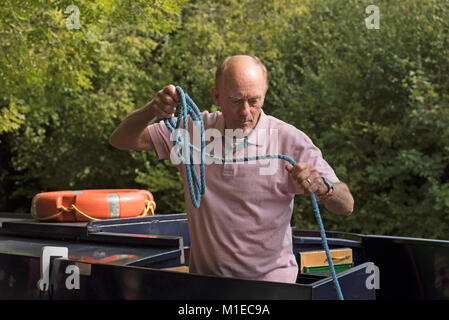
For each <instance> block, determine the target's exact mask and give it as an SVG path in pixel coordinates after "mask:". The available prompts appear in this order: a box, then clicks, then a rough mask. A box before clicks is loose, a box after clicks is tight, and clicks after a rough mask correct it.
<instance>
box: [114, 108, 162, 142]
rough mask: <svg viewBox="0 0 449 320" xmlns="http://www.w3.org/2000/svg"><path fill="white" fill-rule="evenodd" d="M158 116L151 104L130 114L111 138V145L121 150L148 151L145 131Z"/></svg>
mask: <svg viewBox="0 0 449 320" xmlns="http://www.w3.org/2000/svg"><path fill="white" fill-rule="evenodd" d="M156 118H157V116H156V113H155V112H154V110H153V108H152V107H151V102H149V103H147V104H146V105H145V106H143V107H141V108H139V109H136V110H134V111H132V112H131V113H129V114H128V115H127V116H126V117H125V119H123V121H122V122H121V123H120V125H119V126H118V127H117V128H116V129H115V130H114V132H113V133H112V134H111V136H110V138H109V143H110V144H111V145H112V146H114V147H115V148H117V149H121V150H145V149H148V147H149V145H148V141H145V138H144V131H145V130H146V127H147V126H148V125H150V124H152V123H153V122H154V121H155V120H156Z"/></svg>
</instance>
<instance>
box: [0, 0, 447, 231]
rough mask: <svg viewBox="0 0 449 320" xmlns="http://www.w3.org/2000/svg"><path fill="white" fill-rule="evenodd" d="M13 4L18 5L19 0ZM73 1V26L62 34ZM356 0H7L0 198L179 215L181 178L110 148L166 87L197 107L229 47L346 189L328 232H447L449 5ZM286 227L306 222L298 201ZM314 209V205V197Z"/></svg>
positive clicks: (310, 222) (144, 157)
mask: <svg viewBox="0 0 449 320" xmlns="http://www.w3.org/2000/svg"><path fill="white" fill-rule="evenodd" d="M19 3H20V5H19ZM70 4H75V5H77V6H78V7H79V9H80V23H81V28H80V29H79V30H78V29H72V30H69V29H67V28H66V19H67V17H68V14H66V13H65V12H64V10H65V8H66V7H67V6H69V5H70ZM371 4H373V1H367V0H346V1H341V0H307V1H301V2H298V1H294V0H280V1H275V0H266V1H251V0H240V1H237V0H225V1H191V2H189V1H187V0H186V1H175V0H166V1H156V0H155V1H125V0H109V1H56V0H52V1H42V0H41V1H28V0H27V1H13V0H7V1H5V5H4V6H3V7H2V8H1V9H0V18H1V19H0V33H1V36H2V47H1V50H2V53H0V119H1V122H0V152H1V154H2V157H1V160H0V165H1V167H0V182H1V184H0V195H1V196H0V207H1V208H2V209H1V210H7V211H11V210H16V211H23V210H28V206H29V200H30V199H31V197H32V196H33V195H34V194H35V193H37V192H40V191H45V190H53V189H66V188H69V189H75V188H77V189H86V188H99V187H102V188H103V187H113V188H121V187H126V188H128V187H142V188H148V189H149V190H150V191H152V192H153V193H154V194H155V196H156V202H157V211H158V212H159V213H168V212H181V211H184V210H185V207H184V204H183V199H184V195H183V187H182V184H181V182H180V177H179V173H178V172H177V170H176V168H174V167H173V166H172V165H171V164H170V163H169V162H167V161H162V162H160V161H157V160H156V158H155V156H154V154H153V153H146V152H123V151H118V150H113V149H112V148H111V147H110V146H109V145H108V142H107V140H108V137H109V135H110V133H111V132H112V130H113V129H114V127H115V126H117V125H118V123H119V122H120V121H121V119H122V118H123V117H124V116H125V115H126V114H127V113H128V112H130V111H131V110H133V109H135V108H137V107H140V106H141V105H143V104H145V103H146V102H147V101H148V100H150V99H151V98H152V97H153V96H154V94H155V92H156V91H158V90H159V89H160V88H162V87H164V86H165V85H167V84H169V83H172V84H176V85H180V86H182V87H183V88H184V89H185V90H186V91H187V92H188V93H189V95H190V96H191V97H192V98H193V99H194V100H195V102H196V103H197V104H198V106H200V108H201V109H203V110H205V109H208V110H216V109H217V107H216V106H214V105H213V101H212V98H211V95H210V87H211V86H212V85H213V79H214V73H215V67H216V65H217V64H218V63H219V61H221V60H222V59H223V58H224V57H226V56H228V55H231V54H240V53H246V54H254V55H257V56H259V57H260V58H261V59H262V61H263V62H264V63H265V65H266V66H267V68H268V70H269V82H270V88H269V91H268V94H267V97H266V102H265V106H264V110H265V112H266V113H268V114H271V115H273V116H276V117H278V118H280V119H282V120H284V121H286V122H288V123H291V124H293V125H295V126H296V127H298V128H299V129H301V130H302V131H304V132H306V133H307V134H308V135H309V136H310V137H311V138H312V140H313V141H314V143H315V144H316V145H317V146H318V147H320V148H321V150H322V151H323V154H324V156H325V158H326V160H327V161H328V162H329V163H330V164H331V165H332V167H333V168H334V169H335V171H336V173H337V175H338V176H339V178H340V179H341V180H342V181H344V182H345V183H347V184H348V185H349V187H350V189H351V191H352V193H353V195H354V198H355V204H356V205H355V211H354V213H353V214H352V215H351V216H350V217H339V216H334V215H332V214H330V213H327V212H325V210H323V220H324V223H325V226H326V229H328V230H331V229H334V230H340V231H350V232H360V233H376V234H391V235H404V236H417V237H428V238H445V239H447V234H448V232H449V224H448V219H449V147H448V146H449V37H448V34H449V30H448V29H449V26H448V22H447V21H449V3H448V2H446V1H438V0H426V1H418V0H412V1H406V0H399V1H375V3H374V4H375V5H377V6H378V7H379V9H380V29H378V30H376V29H367V28H366V26H365V18H366V17H367V16H368V14H366V13H365V8H366V7H367V6H368V5H371ZM295 202H296V205H295V209H294V218H293V223H294V224H295V225H296V226H298V227H300V228H310V229H315V228H316V222H315V218H314V215H313V211H312V209H311V205H310V202H309V200H308V199H307V198H306V197H296V200H295ZM322 207H323V206H322Z"/></svg>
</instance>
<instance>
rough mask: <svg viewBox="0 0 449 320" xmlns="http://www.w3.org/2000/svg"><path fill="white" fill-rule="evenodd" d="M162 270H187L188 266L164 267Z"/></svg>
mask: <svg viewBox="0 0 449 320" xmlns="http://www.w3.org/2000/svg"><path fill="white" fill-rule="evenodd" d="M164 270H168V271H177V272H187V273H188V272H189V267H188V266H181V267H174V268H166V269H164Z"/></svg>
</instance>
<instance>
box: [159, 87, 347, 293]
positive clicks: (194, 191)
mask: <svg viewBox="0 0 449 320" xmlns="http://www.w3.org/2000/svg"><path fill="white" fill-rule="evenodd" d="M176 90H177V92H178V94H179V96H180V98H181V106H180V109H179V113H178V119H177V122H176V123H175V121H174V120H173V118H166V119H164V122H165V124H166V126H167V128H168V129H169V130H170V132H171V133H172V134H173V135H174V136H173V147H174V150H175V152H176V154H177V155H178V157H179V159H180V160H181V161H182V163H183V164H184V165H185V167H186V172H187V182H188V185H189V192H190V198H191V200H192V204H193V206H194V207H195V208H199V207H200V202H201V196H202V195H204V194H205V192H206V181H205V157H206V156H207V157H209V158H212V159H215V160H219V161H221V162H223V163H224V162H244V161H252V160H260V159H276V158H277V159H283V160H286V161H288V162H289V163H290V164H292V165H293V166H295V165H296V161H294V160H293V159H292V158H290V157H288V156H286V155H282V154H276V155H271V154H267V155H257V156H252V157H243V158H231V159H227V158H221V157H216V156H214V155H211V154H209V153H206V151H205V150H206V140H205V135H204V123H203V119H202V117H201V112H200V110H199V109H198V107H197V106H196V104H195V102H193V100H192V99H191V98H190V97H189V95H188V94H187V93H185V92H184V91H183V90H182V88H181V87H179V86H177V87H176ZM188 115H189V116H190V117H191V118H192V120H193V123H194V125H198V124H199V125H200V126H201V147H200V149H198V148H197V147H195V146H194V145H192V144H191V143H190V142H189V134H188V121H187V120H188V119H187V116H188ZM181 123H183V124H184V130H179V129H180V125H181ZM181 132H183V133H184V136H182V135H181ZM180 149H182V150H184V153H185V156H183V155H182V154H181V153H180ZM192 151H196V152H199V153H200V155H201V161H200V177H198V174H197V172H196V168H195V164H194V161H193V152H192ZM187 159H188V160H187ZM310 198H311V199H312V205H313V210H314V212H315V217H316V220H317V222H318V226H319V228H320V233H321V242H322V244H323V248H324V251H325V252H326V256H327V261H328V262H329V267H330V270H331V273H332V278H333V281H334V286H335V289H336V291H337V294H338V298H339V299H340V300H343V294H342V292H341V288H340V284H339V282H338V278H337V274H336V273H335V268H334V263H333V261H332V257H331V254H330V251H329V246H328V244H327V238H326V232H325V230H324V226H323V222H322V220H321V215H320V209H319V208H318V203H317V200H316V197H315V195H314V194H312V195H311V196H310Z"/></svg>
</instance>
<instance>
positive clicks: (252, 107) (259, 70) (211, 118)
mask: <svg viewBox="0 0 449 320" xmlns="http://www.w3.org/2000/svg"><path fill="white" fill-rule="evenodd" d="M215 80H216V81H215V82H216V83H215V87H214V88H212V96H213V99H214V102H215V104H216V105H217V106H219V107H220V108H221V112H214V113H209V112H207V111H206V112H203V113H202V116H203V120H204V126H205V129H210V128H214V129H216V130H218V131H219V132H221V133H222V134H225V132H227V131H229V130H236V131H240V132H243V137H245V138H246V142H247V143H246V144H245V145H244V146H243V147H242V148H240V149H241V150H232V151H231V153H232V155H233V157H238V156H239V155H245V154H259V155H261V154H268V153H272V152H271V151H272V149H273V145H276V152H277V153H279V154H284V155H287V156H289V157H290V158H292V159H294V160H295V161H296V163H297V164H296V166H292V165H291V164H290V163H286V162H285V161H283V160H280V159H272V160H269V161H270V162H274V165H275V170H274V172H271V173H269V174H261V169H262V168H263V165H262V164H258V163H256V164H254V163H235V162H226V163H212V164H209V165H206V174H205V176H206V187H207V190H206V193H205V195H204V196H203V198H202V199H201V206H200V207H199V208H195V207H194V206H193V205H192V204H191V202H190V199H189V191H188V189H187V183H186V172H185V168H184V166H182V165H179V166H178V168H179V170H180V172H181V175H182V177H183V180H184V191H185V199H186V207H187V216H188V221H189V231H190V238H191V249H190V250H191V257H190V261H191V262H190V271H191V272H193V273H201V274H213V275H222V276H229V277H237V278H245V279H255V280H266V281H278V282H290V283H294V282H295V281H296V277H297V273H298V266H297V263H296V259H295V257H294V255H293V253H292V234H291V227H290V220H291V215H292V209H293V199H294V195H295V194H306V195H310V194H312V193H314V194H315V195H316V196H317V198H318V199H320V201H322V203H323V204H324V206H325V207H326V208H327V209H328V210H329V211H331V212H333V213H335V214H342V215H349V214H350V213H351V212H352V210H353V203H354V201H353V198H352V195H351V193H350V191H349V189H348V187H347V186H346V185H345V184H344V183H342V182H340V181H339V180H338V178H337V177H336V175H335V173H334V171H333V169H332V168H331V167H330V166H329V165H328V164H327V162H326V161H325V160H324V159H323V158H322V155H321V151H320V150H319V149H318V148H317V147H316V146H314V145H313V143H312V141H311V140H310V139H309V138H308V137H307V136H306V135H305V134H304V133H303V132H301V131H300V130H298V129H296V128H294V127H293V126H291V125H288V124H286V123H285V122H282V121H281V120H278V119H276V118H274V117H271V116H267V115H266V114H264V112H263V111H262V106H263V103H264V98H265V95H266V92H267V89H268V76H267V71H266V68H265V66H264V65H263V64H262V63H261V61H260V60H259V59H258V58H257V57H254V56H244V55H239V56H232V57H228V58H226V59H225V60H224V61H223V63H222V64H221V65H220V66H219V67H218V69H217V72H216V79H215ZM193 98H194V97H193ZM179 101H180V97H179V95H178V93H177V91H176V88H175V87H174V86H173V85H169V86H167V87H165V88H164V89H162V90H161V91H159V92H158V93H157V95H156V97H155V98H154V99H153V100H152V101H150V102H149V103H148V104H147V105H145V106H143V107H142V108H140V109H138V110H135V111H133V112H131V113H130V114H129V115H128V116H127V117H126V118H125V119H124V120H123V121H122V123H121V124H120V125H119V126H118V128H117V129H116V130H115V131H114V133H113V134H112V135H111V137H110V143H111V144H112V145H113V146H114V147H116V148H118V149H132V150H155V152H156V154H157V156H158V158H159V159H162V158H169V157H170V151H171V148H172V146H173V142H172V140H171V139H170V132H169V130H168V129H167V127H166V126H165V124H164V122H163V121H161V122H159V123H157V124H152V123H153V122H154V121H155V119H156V118H157V117H161V118H167V117H173V116H174V113H175V111H176V106H177V105H178V103H179ZM256 132H262V133H265V138H263V139H257V137H260V136H261V135H259V134H256ZM262 136H263V134H262ZM273 136H275V137H277V139H276V140H278V141H273V139H272V137H273ZM241 137H242V136H241ZM265 164H266V163H265ZM271 164H272V163H271ZM311 211H312V210H311Z"/></svg>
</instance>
